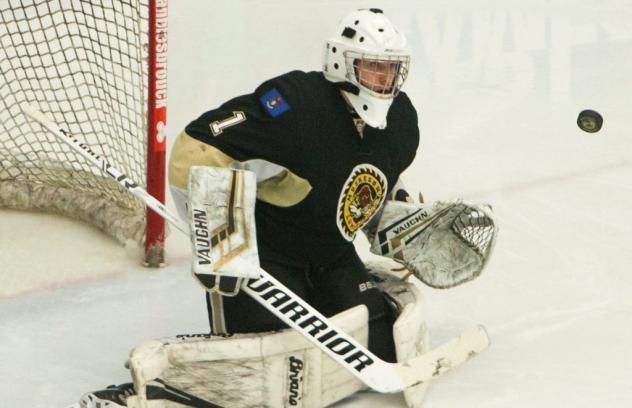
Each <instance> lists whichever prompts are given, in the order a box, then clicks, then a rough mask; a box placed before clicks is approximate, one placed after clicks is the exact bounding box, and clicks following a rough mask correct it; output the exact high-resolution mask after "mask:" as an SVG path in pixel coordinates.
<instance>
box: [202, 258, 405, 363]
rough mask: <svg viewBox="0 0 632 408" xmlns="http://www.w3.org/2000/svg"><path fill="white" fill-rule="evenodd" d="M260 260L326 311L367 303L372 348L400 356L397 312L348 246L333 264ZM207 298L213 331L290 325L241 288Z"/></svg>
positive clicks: (390, 359) (386, 355)
mask: <svg viewBox="0 0 632 408" xmlns="http://www.w3.org/2000/svg"><path fill="white" fill-rule="evenodd" d="M260 262H261V267H262V268H263V269H264V270H266V271H267V272H268V273H270V274H271V275H272V276H274V277H275V278H276V279H278V280H279V281H281V282H282V283H283V284H284V285H286V286H287V287H288V288H290V289H291V290H292V291H293V292H294V293H296V294H297V295H298V296H300V297H301V298H303V299H304V300H306V301H307V302H309V303H310V304H311V305H312V306H313V307H315V308H316V309H317V310H318V311H319V312H321V313H322V314H323V315H325V316H327V317H331V316H333V315H335V314H337V313H340V312H342V311H344V310H346V309H349V308H351V307H353V306H356V305H359V304H364V305H366V306H367V308H368V310H369V350H371V352H373V353H374V354H375V355H377V356H378V357H379V358H381V359H383V360H385V361H388V362H395V361H396V358H395V346H394V343H393V323H394V321H395V319H396V315H395V312H394V310H393V308H392V307H391V306H390V304H389V302H388V301H387V299H386V298H385V296H384V295H383V294H382V291H381V290H380V289H379V288H377V286H376V284H375V282H374V280H373V278H372V277H371V275H370V274H369V273H368V271H367V269H366V267H365V266H364V264H363V263H362V261H361V260H360V258H359V257H358V255H357V254H356V253H355V251H349V253H348V254H347V255H346V256H344V257H343V258H342V259H338V260H337V262H336V263H335V264H334V265H326V266H316V265H310V264H302V265H301V264H299V263H295V262H289V261H287V260H281V259H270V258H269V257H268V258H266V259H264V258H262V259H261V261H260ZM206 301H207V307H208V313H209V322H210V325H211V333H213V334H232V333H255V332H264V331H273V330H281V329H286V328H288V326H287V325H286V324H285V323H283V322H282V321H281V320H279V318H277V317H276V316H274V315H273V314H272V313H271V312H270V311H268V310H267V309H265V308H264V307H263V306H261V305H260V304H259V303H257V302H256V301H255V300H254V299H252V298H251V297H250V296H249V295H247V294H245V293H243V292H240V293H239V294H237V295H236V296H232V297H227V296H219V295H215V294H214V295H210V294H208V293H207V295H206Z"/></svg>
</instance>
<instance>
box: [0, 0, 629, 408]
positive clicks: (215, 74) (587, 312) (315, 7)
mask: <svg viewBox="0 0 632 408" xmlns="http://www.w3.org/2000/svg"><path fill="white" fill-rule="evenodd" d="M359 6H363V7H366V6H371V7H380V6H382V7H383V8H384V9H385V10H386V12H387V13H388V14H389V15H390V16H391V17H392V19H393V20H394V21H395V22H396V23H399V25H400V26H401V27H402V29H403V30H404V31H405V32H407V33H408V37H409V39H410V44H411V47H412V49H413V59H412V66H411V74H410V77H409V81H408V82H407V83H406V85H405V87H404V89H405V90H406V91H407V92H408V93H409V95H410V96H411V99H412V100H413V102H414V104H415V106H416V107H417V109H418V110H419V115H420V129H421V132H422V141H421V147H420V150H419V152H418V158H417V160H416V162H415V163H414V164H413V165H412V166H411V167H410V168H409V169H408V170H407V172H406V173H405V175H404V181H405V183H406V184H407V185H408V187H409V189H410V190H411V191H413V192H416V191H423V193H424V195H425V197H426V199H427V200H429V201H433V200H437V199H445V198H451V197H457V196H462V197H464V198H465V199H470V200H481V201H487V202H490V203H491V204H492V205H493V207H494V209H495V212H496V214H497V215H498V218H499V223H500V226H501V231H500V236H499V239H498V243H497V246H496V252H495V255H494V257H493V259H492V261H491V263H490V265H489V268H488V269H487V270H486V272H485V273H484V274H483V276H482V277H481V278H480V279H478V280H476V281H474V282H471V283H468V284H466V285H464V286H462V287H458V288H455V289H451V290H446V291H439V290H433V289H430V288H425V289H424V293H425V295H426V300H427V303H428V307H429V313H430V316H429V327H430V331H431V338H432V343H433V345H437V344H439V343H441V342H443V341H446V340H448V339H449V338H451V337H453V336H455V335H457V334H458V333H459V332H460V331H461V330H463V329H465V328H466V327H469V326H471V325H474V324H478V323H482V324H485V325H486V326H487V328H488V329H489V333H490V336H491V338H492V346H491V348H490V349H489V350H488V351H486V352H485V353H484V354H483V355H481V356H479V357H478V358H476V359H475V360H472V361H471V362H469V363H468V364H466V365H464V366H463V367H461V368H459V369H458V370H455V371H453V372H451V373H449V374H447V375H445V376H443V377H441V378H439V379H437V380H436V381H434V382H433V384H432V385H431V387H430V389H429V391H428V394H427V398H426V404H425V406H426V407H427V408H447V407H454V408H457V407H458V408H462V407H480V408H483V407H503V408H505V407H512V408H513V407H518V408H520V407H525V408H526V407H561V406H569V407H591V408H593V407H630V406H632V387H631V386H630V381H631V380H632V377H631V374H630V372H632V353H630V351H629V347H630V346H629V345H630V343H631V342H632V297H631V296H630V294H631V293H632V273H631V271H630V265H632V255H631V251H630V244H631V243H632V239H631V238H630V237H631V236H632V226H631V224H630V220H631V219H632V184H631V181H630V180H631V179H632V132H631V131H630V125H629V121H630V117H631V115H630V98H631V97H632V80H631V79H630V73H631V72H632V28H631V26H630V23H629V22H630V21H631V17H632V3H630V2H629V1H623V0H618V1H601V2H591V1H587V0H579V1H578V0H557V1H556V0H549V1H530V2H524V1H517V0H511V1H501V0H470V1H465V0H452V1H446V2H432V3H431V2H412V1H411V2H409V1H402V2H397V5H395V4H394V3H393V2H391V3H389V2H386V1H374V2H371V3H368V2H365V1H333V0H328V1H319V2H307V1H296V0H295V1H290V0H283V1H279V0H273V1H266V2H255V1H251V0H241V1H233V2H175V1H174V2H172V4H171V8H170V53H169V70H170V73H169V99H170V100H169V109H170V111H169V126H168V128H169V135H170V137H171V141H173V139H174V137H175V136H176V135H177V134H178V133H179V131H180V130H181V129H182V128H183V127H184V126H185V125H186V124H187V123H188V121H189V120H191V119H192V118H194V117H197V116H198V115H199V114H200V113H202V112H203V111H204V110H206V109H208V108H210V107H214V106H217V105H218V104H219V103H221V102H222V101H224V100H226V99H227V98H229V97H232V96H234V95H236V94H241V93H245V92H249V91H250V90H252V89H253V88H254V87H255V86H256V85H257V84H259V83H260V82H261V81H263V80H264V79H266V78H268V77H270V76H273V75H276V74H279V73H281V72H285V71H289V70H291V69H297V68H298V69H303V70H312V69H319V67H320V53H321V46H322V39H323V38H324V37H326V36H328V35H330V33H331V32H332V30H333V29H334V28H335V27H336V21H335V20H336V18H337V17H338V16H342V15H343V14H344V13H346V12H347V11H348V10H351V9H353V8H355V7H359ZM586 108H590V109H595V110H597V111H599V112H600V113H601V114H602V115H603V117H604V126H603V129H602V130H601V132H599V133H597V134H588V133H584V132H582V131H581V130H579V129H578V127H577V126H576V124H575V120H576V117H577V114H578V113H579V112H580V111H581V110H583V109H586ZM359 241H360V242H359V243H358V245H359V246H360V248H361V250H362V251H363V252H365V251H366V242H364V241H362V240H359ZM0 248H1V250H0V265H1V266H0V268H1V270H2V272H1V274H2V275H1V276H2V281H1V283H2V285H1V288H0V290H1V294H2V295H3V296H4V298H3V299H2V300H0V377H1V378H2V379H3V381H2V382H1V383H0V396H2V403H0V405H2V406H7V407H27V408H31V407H64V406H66V405H67V404H69V403H71V402H74V401H76V399H77V398H78V397H79V396H80V395H81V394H82V393H83V392H85V391H87V390H91V389H98V388H101V387H103V386H105V385H107V384H112V383H118V382H124V381H127V380H128V376H127V373H126V370H125V369H124V368H123V362H124V360H125V358H126V356H127V354H128V352H129V350H130V349H131V348H132V347H133V346H135V345H136V344H138V343H139V342H140V341H142V340H144V339H148V338H152V337H160V336H167V335H173V334H176V333H183V332H204V331H207V321H206V313H205V305H204V299H203V295H202V292H201V290H200V289H199V288H198V287H197V286H196V284H195V283H194V282H193V280H192V279H191V278H190V274H189V272H188V269H189V265H188V262H189V260H188V253H189V248H188V243H187V241H186V240H185V239H184V238H182V237H181V236H179V233H178V232H177V231H174V232H173V233H172V235H171V237H170V238H169V241H168V254H169V266H168V267H166V268H164V269H161V270H157V271H154V270H145V269H143V268H142V267H139V266H138V262H137V260H138V257H139V253H140V252H139V250H138V249H137V248H123V247H120V246H118V245H117V244H115V243H113V242H110V241H109V240H108V239H107V238H104V237H103V236H101V235H99V234H98V233H96V232H95V231H94V229H92V228H91V227H86V226H83V225H80V224H78V223H76V222H73V221H68V220H65V219H59V218H57V217H54V216H49V215H33V214H21V213H15V212H12V211H3V212H0ZM378 406H379V407H401V406H404V405H403V400H402V399H401V397H400V396H398V395H387V396H382V395H374V394H369V395H361V396H358V397H354V398H352V399H350V400H347V401H345V402H343V403H340V404H338V407H378Z"/></svg>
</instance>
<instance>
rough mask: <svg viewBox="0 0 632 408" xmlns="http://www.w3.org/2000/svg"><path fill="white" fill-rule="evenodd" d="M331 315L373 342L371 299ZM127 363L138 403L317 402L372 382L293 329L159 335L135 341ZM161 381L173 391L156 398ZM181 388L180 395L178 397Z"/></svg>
mask: <svg viewBox="0 0 632 408" xmlns="http://www.w3.org/2000/svg"><path fill="white" fill-rule="evenodd" d="M332 321H333V322H334V324H336V325H337V326H338V327H339V328H340V329H342V330H345V331H346V332H347V333H349V334H351V335H352V336H353V337H354V338H356V339H357V340H359V341H360V342H361V343H362V344H364V345H366V344H367V339H368V311H367V309H366V307H365V306H364V305H360V306H356V307H354V308H352V309H348V310H346V311H344V312H342V313H340V314H338V315H336V316H334V317H333V318H332ZM128 364H129V367H130V369H131V372H132V378H133V380H134V387H135V389H136V391H137V394H136V395H135V396H133V397H130V398H128V399H127V404H128V407H132V408H167V407H169V408H171V407H186V406H196V407H198V406H208V407H211V406H213V404H215V405H217V406H222V407H231V408H232V407H235V408H239V407H255V406H256V407H264V406H265V407H285V406H292V407H303V408H316V407H323V406H327V405H330V404H333V403H334V402H336V401H339V400H341V399H343V398H346V397H348V396H350V395H352V394H354V393H355V392H357V391H359V390H361V389H364V388H365V386H364V384H362V383H361V382H360V381H359V380H357V379H356V378H355V377H354V376H353V375H352V374H350V373H348V372H347V371H346V370H345V369H344V368H342V367H341V366H340V365H339V364H337V363H336V362H335V361H333V360H332V359H330V358H329V357H328V356H326V355H325V354H324V353H323V352H322V351H320V350H319V349H317V348H315V346H313V345H312V344H311V343H310V342H308V341H307V340H306V339H305V338H304V337H303V336H301V335H300V334H299V333H297V332H295V331H293V330H283V331H279V332H269V333H256V334H242V335H233V336H230V337H218V336H207V335H203V336H198V337H196V336H178V337H176V338H167V339H160V340H152V341H149V342H146V343H143V344H141V345H140V346H138V347H136V348H135V349H134V350H133V351H132V353H131V356H130V360H129V362H128ZM160 386H163V387H168V388H167V389H166V390H167V391H171V394H172V395H173V396H174V397H173V398H172V397H169V396H167V397H166V398H162V399H153V397H152V395H151V392H149V393H148V392H147V390H148V389H149V390H150V391H151V389H156V387H160ZM175 395H178V398H180V400H178V401H175V400H176V399H177V398H175ZM183 396H185V397H187V396H188V399H189V400H193V399H195V400H196V401H198V402H197V404H198V405H193V402H191V404H190V405H188V404H187V403H185V402H183V401H186V400H187V398H184V399H182V398H183ZM200 401H202V402H200ZM204 404H210V405H204Z"/></svg>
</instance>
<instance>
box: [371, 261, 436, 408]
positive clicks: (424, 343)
mask: <svg viewBox="0 0 632 408" xmlns="http://www.w3.org/2000/svg"><path fill="white" fill-rule="evenodd" d="M366 266H367V268H368V269H369V271H370V272H371V273H372V274H373V275H375V276H376V277H377V278H378V280H379V281H380V283H379V287H380V288H381V289H382V291H383V292H384V293H385V295H386V296H387V297H388V298H389V299H390V300H391V301H392V302H393V305H394V307H395V308H396V310H397V314H398V317H397V320H396V321H395V324H394V325H393V340H394V341H395V352H396V355H397V361H398V362H402V361H408V360H410V359H412V358H413V357H417V356H419V355H422V354H424V353H426V352H427V351H428V350H429V344H430V343H429V338H428V328H427V325H426V315H427V312H426V305H425V302H424V299H423V295H422V293H421V291H420V290H419V287H418V286H416V285H415V284H413V283H411V282H406V281H403V280H402V279H401V277H402V276H408V275H409V274H408V272H407V271H406V270H402V266H401V265H400V264H398V263H396V262H394V261H392V260H390V259H386V258H384V259H382V260H378V261H373V262H369V263H367V265H366ZM427 387H428V383H422V384H419V385H416V386H413V387H410V388H407V389H406V390H405V391H404V398H405V399H406V404H407V405H408V407H409V408H420V407H421V406H422V402H423V399H424V396H425V394H426V388H427Z"/></svg>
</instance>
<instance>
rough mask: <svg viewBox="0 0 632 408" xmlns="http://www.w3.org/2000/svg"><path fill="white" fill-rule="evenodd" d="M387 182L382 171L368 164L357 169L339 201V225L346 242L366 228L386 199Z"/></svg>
mask: <svg viewBox="0 0 632 408" xmlns="http://www.w3.org/2000/svg"><path fill="white" fill-rule="evenodd" d="M387 190H388V182H387V181H386V176H385V175H384V173H382V171H380V169H378V168H377V167H375V166H373V165H370V164H368V163H364V164H359V165H357V166H356V167H355V168H354V169H353V170H352V171H351V174H350V175H349V177H348V178H347V181H346V182H345V184H344V187H343V189H342V192H341V194H340V198H339V199H338V211H337V218H338V219H337V224H338V229H339V230H340V233H341V234H342V236H343V237H344V238H345V239H346V240H347V241H353V238H354V237H355V233H356V231H358V230H359V229H360V228H362V227H363V226H365V225H366V224H367V223H368V222H369V221H370V220H371V218H373V216H374V215H375V214H376V213H377V210H378V209H379V208H380V207H381V206H382V204H383V203H384V200H385V199H386V191H387Z"/></svg>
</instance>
